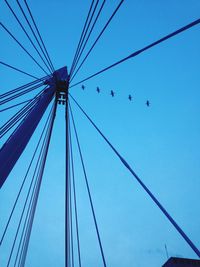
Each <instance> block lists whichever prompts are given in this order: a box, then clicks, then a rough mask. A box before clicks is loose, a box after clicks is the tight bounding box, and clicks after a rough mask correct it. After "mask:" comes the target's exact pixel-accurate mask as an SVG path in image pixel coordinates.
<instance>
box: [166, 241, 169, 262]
mask: <svg viewBox="0 0 200 267" xmlns="http://www.w3.org/2000/svg"><path fill="white" fill-rule="evenodd" d="M165 252H166V256H167V259H169V253H168V250H167V245H166V244H165Z"/></svg>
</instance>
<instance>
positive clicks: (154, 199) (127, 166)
mask: <svg viewBox="0 0 200 267" xmlns="http://www.w3.org/2000/svg"><path fill="white" fill-rule="evenodd" d="M70 97H71V98H72V100H73V101H74V103H75V104H76V105H77V107H78V108H79V109H80V110H81V111H82V113H83V114H84V115H85V117H86V118H87V119H88V120H89V122H90V123H91V124H92V125H93V127H94V128H95V129H96V130H97V132H98V133H99V134H100V135H101V136H102V138H103V139H104V140H105V141H106V143H107V144H108V145H109V146H110V148H111V149H112V151H113V152H114V153H115V154H116V155H117V157H118V158H119V159H120V161H121V162H122V164H123V165H124V166H125V167H126V168H127V169H128V170H129V172H130V173H131V174H132V175H133V176H134V177H135V179H136V180H137V181H138V183H139V184H140V185H141V186H142V188H143V189H144V190H145V191H146V193H147V194H148V195H149V196H150V198H151V199H152V200H153V202H154V203H155V204H156V205H157V206H158V207H159V209H160V210H161V211H162V212H163V214H164V215H165V216H166V218H167V219H168V220H169V221H170V222H171V223H172V225H173V226H174V227H175V229H176V230H177V231H178V232H179V233H180V234H181V236H182V237H183V238H184V239H185V241H186V242H187V244H188V245H189V246H190V247H191V249H192V250H193V251H194V252H195V253H196V255H197V256H198V257H200V251H199V250H198V248H197V247H196V246H195V245H194V243H193V242H192V241H191V240H190V239H189V237H188V236H187V235H186V234H185V232H184V231H183V230H182V229H181V228H180V226H179V225H178V224H177V223H176V222H175V220H174V219H173V218H172V217H171V215H170V214H169V213H168V212H167V210H166V209H165V208H164V207H163V206H162V205H161V203H160V202H159V201H158V199H157V198H156V197H155V196H154V195H153V194H152V192H151V191H150V190H149V189H148V188H147V186H146V185H145V184H144V183H143V182H142V180H141V179H140V178H139V176H138V175H137V174H136V173H135V172H134V171H133V169H132V168H131V166H130V165H129V164H128V163H127V161H126V160H125V159H124V158H123V157H122V156H121V154H120V153H119V152H118V151H117V150H116V149H115V147H114V146H113V145H112V144H111V143H110V141H109V140H108V139H107V138H106V137H105V135H104V134H103V133H102V132H101V131H100V129H99V128H98V127H97V126H96V124H95V123H94V122H93V120H92V119H91V118H90V117H89V116H88V115H87V113H86V112H85V111H84V110H83V108H82V107H81V106H80V105H79V104H78V102H77V101H76V100H75V99H74V98H73V97H72V96H71V95H70Z"/></svg>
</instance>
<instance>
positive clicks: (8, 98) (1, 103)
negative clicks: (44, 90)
mask: <svg viewBox="0 0 200 267" xmlns="http://www.w3.org/2000/svg"><path fill="white" fill-rule="evenodd" d="M43 85H44V83H40V84H37V85H35V86H33V87H31V88H28V89H26V90H24V91H23V92H20V93H17V94H16V95H13V96H11V97H7V98H6V99H4V100H2V101H0V105H3V104H6V103H7V102H10V101H12V100H13V99H16V98H18V97H20V96H23V95H25V94H27V93H30V92H32V91H34V90H36V89H38V88H40V87H42V86H43Z"/></svg>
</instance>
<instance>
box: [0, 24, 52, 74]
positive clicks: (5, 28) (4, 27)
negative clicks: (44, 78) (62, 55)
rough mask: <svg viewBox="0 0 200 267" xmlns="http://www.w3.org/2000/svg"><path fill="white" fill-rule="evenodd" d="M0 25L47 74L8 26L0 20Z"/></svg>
mask: <svg viewBox="0 0 200 267" xmlns="http://www.w3.org/2000/svg"><path fill="white" fill-rule="evenodd" d="M0 26H1V27H2V28H3V29H4V30H5V31H6V32H7V33H8V35H9V36H10V37H11V38H12V39H13V40H14V41H15V42H16V43H17V44H18V45H19V46H20V47H21V48H22V50H23V51H24V52H25V53H26V54H27V55H28V56H29V57H30V58H31V59H32V60H33V61H34V62H35V63H36V65H37V66H38V67H39V68H40V69H41V70H42V71H43V72H44V73H46V75H48V73H47V72H46V70H45V69H44V68H43V67H42V66H41V65H40V64H39V63H38V62H37V60H36V59H35V58H34V57H33V56H32V55H31V54H30V53H29V52H28V50H27V49H26V48H25V47H24V46H23V45H22V44H21V43H20V42H19V41H18V40H17V38H16V37H15V36H14V35H13V34H12V33H11V32H10V30H8V28H7V27H6V26H5V25H4V24H3V23H2V22H0Z"/></svg>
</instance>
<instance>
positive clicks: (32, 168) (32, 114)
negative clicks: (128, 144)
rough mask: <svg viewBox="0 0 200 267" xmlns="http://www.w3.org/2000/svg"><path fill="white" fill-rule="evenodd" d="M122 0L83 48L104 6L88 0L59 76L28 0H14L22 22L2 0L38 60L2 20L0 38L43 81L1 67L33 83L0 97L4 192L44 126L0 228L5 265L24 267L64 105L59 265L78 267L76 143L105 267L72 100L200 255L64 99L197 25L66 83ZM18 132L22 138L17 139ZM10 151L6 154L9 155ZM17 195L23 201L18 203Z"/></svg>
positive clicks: (0, 167)
mask: <svg viewBox="0 0 200 267" xmlns="http://www.w3.org/2000/svg"><path fill="white" fill-rule="evenodd" d="M124 2H125V1H124V0H121V1H119V2H118V3H117V4H116V5H115V8H114V10H113V11H112V14H111V15H110V16H109V18H108V19H107V21H106V23H105V24H104V25H103V26H102V28H101V30H100V31H99V33H98V34H97V36H96V37H95V38H94V42H92V45H91V46H90V47H89V48H88V44H89V40H91V37H92V36H93V34H94V29H95V28H96V25H97V22H98V20H99V18H100V17H101V16H102V12H104V10H105V7H106V1H105V0H102V1H100V0H96V1H95V0H92V1H91V4H90V6H89V9H88V12H87V14H86V18H85V22H84V25H83V28H82V31H81V34H80V38H79V41H78V44H77V46H76V49H75V53H74V57H73V60H72V64H71V66H70V69H69V73H68V74H66V73H67V69H66V68H65V67H64V68H63V69H64V72H65V75H63V76H62V75H61V74H62V73H61V72H62V70H63V69H59V70H58V69H55V67H54V65H53V63H52V60H51V58H50V55H49V53H48V51H47V47H46V45H45V43H44V40H43V38H42V35H41V33H40V30H39V28H38V26H37V24H36V20H35V18H34V16H33V13H32V11H31V8H30V6H29V4H28V2H27V0H22V1H19V0H16V4H17V5H16V6H17V8H18V9H17V10H18V12H20V16H21V17H20V16H18V15H17V12H16V10H15V9H14V8H13V4H11V1H10V2H9V1H8V0H4V3H5V6H6V7H7V8H8V10H9V12H10V14H11V15H12V16H13V17H14V19H15V21H16V23H17V25H18V26H19V27H20V29H21V31H22V32H23V33H24V37H25V38H26V39H27V40H28V41H29V43H30V45H31V47H32V49H33V50H34V51H35V53H36V54H37V57H35V56H33V54H32V52H31V51H29V49H27V48H26V47H25V45H24V44H23V42H22V41H20V40H18V38H17V37H16V36H15V34H14V33H13V32H12V30H11V29H9V28H8V26H7V25H5V23H3V22H0V26H1V29H2V30H3V31H4V32H5V33H7V35H8V37H9V38H10V39H11V40H13V41H14V43H15V44H16V45H17V46H19V47H20V48H21V50H22V51H23V53H25V55H26V56H27V57H28V58H29V59H30V60H31V62H32V63H34V64H35V65H36V66H37V67H38V69H39V70H40V71H41V72H42V73H44V74H43V75H45V76H44V77H37V75H34V74H32V73H28V72H27V71H25V70H23V69H21V68H18V67H16V66H13V65H11V64H10V63H7V62H2V61H0V64H1V66H2V67H5V68H8V69H10V70H13V71H16V72H18V73H21V74H23V75H26V76H28V77H29V78H30V77H31V78H33V79H34V80H33V81H32V82H29V83H27V84H25V85H22V86H20V87H17V88H15V89H12V90H10V91H8V92H5V93H3V94H1V95H0V105H1V108H0V113H1V114H6V111H15V113H14V115H12V116H10V115H9V116H10V117H9V119H8V120H6V122H4V123H3V124H2V125H1V127H0V139H1V140H2V138H5V139H6V141H5V142H4V144H3V146H2V147H1V149H0V174H1V175H0V187H2V186H4V183H6V180H7V178H8V176H9V173H10V172H11V171H12V168H13V167H14V165H15V163H17V161H18V159H19V158H20V156H21V154H22V153H23V150H24V149H25V147H26V145H28V144H29V140H30V138H31V136H32V135H33V134H34V131H35V129H37V128H38V126H39V124H40V125H42V123H43V127H42V130H41V132H40V134H39V136H38V137H37V142H36V145H34V151H33V153H32V155H31V158H30V159H29V160H30V161H29V164H27V169H26V171H25V175H24V176H23V178H22V180H21V182H20V186H19V188H18V190H17V193H16V196H15V199H14V202H13V205H12V207H11V210H10V212H9V215H8V218H7V219H6V223H5V225H4V227H3V228H2V229H3V231H2V233H0V251H3V250H4V249H5V246H6V247H7V246H10V247H9V253H8V255H6V257H5V258H6V260H5V262H4V263H3V264H5V266H6V267H9V266H14V267H24V266H25V263H26V258H27V253H28V248H29V243H30V238H31V232H32V228H33V223H34V217H35V212H36V208H37V205H38V200H39V196H40V190H41V185H42V180H43V175H44V171H45V165H46V161H47V156H48V153H49V146H50V142H51V136H52V132H53V127H54V122H55V118H56V111H57V108H58V104H64V105H65V108H66V109H65V112H66V113H65V115H66V140H65V141H66V162H65V167H66V180H65V222H64V225H65V244H64V247H65V266H66V267H74V266H79V267H81V266H82V265H83V264H82V255H83V250H82V247H83V240H82V236H81V233H80V227H79V224H80V221H79V206H78V204H79V203H78V202H77V187H76V183H77V180H76V176H77V174H76V164H75V157H74V150H75V148H74V142H75V143H76V147H77V150H78V155H79V158H80V162H81V168H82V172H83V177H84V183H85V187H86V193H87V197H88V202H89V207H90V211H91V214H92V219H93V223H94V228H95V233H96V241H97V244H98V248H99V255H100V258H101V263H102V265H103V266H104V267H106V266H107V260H106V253H105V251H104V246H103V244H104V242H103V238H102V236H101V229H100V227H99V224H98V219H97V215H96V214H97V212H96V209H95V205H94V201H93V195H92V192H91V188H90V185H89V179H88V172H87V170H86V164H85V160H84V155H83V150H82V147H81V141H80V137H79V133H78V130H77V123H76V121H75V116H74V110H73V106H72V105H71V102H73V104H74V105H76V107H77V108H78V110H79V111H81V113H82V114H83V115H84V116H85V118H86V119H87V120H88V121H89V122H90V124H91V125H92V127H93V128H94V129H95V130H96V132H97V133H98V134H99V135H100V136H101V138H103V140H104V141H105V142H106V143H107V145H108V146H109V147H110V148H111V150H112V151H113V153H114V154H115V155H116V157H117V158H118V159H119V162H121V164H122V165H123V166H124V167H125V168H126V169H127V170H128V171H129V173H130V175H131V176H132V177H133V178H134V179H136V181H137V182H138V184H139V185H140V186H141V187H142V188H143V190H144V191H145V192H146V193H147V194H148V196H149V197H150V199H151V200H152V201H153V203H154V204H155V205H156V206H157V207H158V208H159V209H160V210H161V212H162V213H163V214H164V215H165V217H166V218H167V219H168V220H169V221H170V223H171V224H172V225H173V226H174V227H175V229H176V230H177V231H178V232H179V234H180V235H181V236H182V237H183V239H184V240H185V241H186V242H187V244H188V245H189V246H190V247H191V249H192V250H193V251H194V252H195V253H196V255H197V256H198V257H200V251H199V250H198V248H197V247H196V246H195V245H194V243H193V242H192V240H191V239H190V238H189V237H188V236H187V235H186V234H185V232H184V231H183V230H182V229H181V228H180V226H179V225H178V224H177V223H176V221H175V220H174V219H173V218H172V216H171V215H170V214H169V213H168V211H167V210H166V209H165V208H164V207H163V205H162V204H161V203H160V201H159V200H158V199H157V198H156V196H155V194H153V193H152V192H151V190H150V189H149V188H148V187H147V186H146V185H145V184H144V183H143V181H142V180H141V178H140V177H139V176H138V175H137V174H136V173H135V172H134V170H133V168H132V167H131V166H130V165H129V163H128V162H127V160H126V159H125V158H124V157H122V155H121V153H120V152H119V151H117V149H116V148H115V146H114V145H113V144H112V143H111V142H110V141H109V139H108V138H107V137H106V136H105V135H104V133H103V131H101V130H100V128H99V127H98V126H97V125H96V124H95V123H94V121H93V120H92V119H91V118H90V117H89V115H88V114H87V113H86V111H85V110H83V108H82V107H81V105H80V104H79V103H78V102H77V101H76V99H75V98H74V97H73V95H72V93H71V92H72V90H71V88H73V87H75V86H77V85H81V88H82V90H85V88H86V86H85V85H84V84H83V83H84V82H86V81H87V80H89V79H92V78H94V77H96V76H97V75H100V74H102V73H104V72H107V71H108V70H110V69H112V68H114V67H116V66H118V65H120V64H121V63H124V62H125V61H127V60H129V59H133V58H134V57H136V56H139V55H140V54H141V53H144V52H147V51H148V50H149V49H151V48H152V47H155V46H157V45H159V44H161V43H162V42H165V41H167V40H169V39H170V38H172V37H174V36H176V35H178V34H180V33H183V32H184V31H186V30H188V29H190V28H192V27H194V26H196V25H198V24H200V19H197V20H195V21H193V22H191V23H189V24H187V25H185V26H184V27H182V28H180V29H178V30H176V31H174V32H172V33H170V34H168V35H166V36H164V37H163V38H161V39H159V40H157V41H155V42H153V43H151V44H148V45H146V46H145V47H143V48H141V49H139V50H137V51H133V52H132V53H131V54H129V55H128V56H126V57H124V58H122V59H119V60H118V61H116V62H114V63H113V64H110V65H109V66H107V67H105V68H103V69H101V70H99V71H97V72H95V73H94V74H92V75H89V76H88V77H86V78H84V79H83V80H81V81H78V82H75V83H73V80H74V79H75V78H76V77H77V75H78V73H79V72H80V71H81V69H82V67H83V66H84V64H85V63H86V61H87V60H88V58H89V56H90V55H91V53H92V51H93V50H94V48H95V47H96V45H97V43H98V42H99V41H100V39H101V38H102V36H103V34H104V33H105V31H106V30H107V29H108V27H109V26H110V24H111V22H112V21H113V19H114V18H115V16H116V14H117V13H118V12H119V10H120V8H121V7H122V4H123V3H124ZM22 18H23V20H24V21H25V22H26V23H25V25H24V24H23V23H22V20H21V19H22ZM27 29H28V30H27ZM39 76H41V75H39ZM69 90H70V93H69ZM96 92H97V93H98V94H100V93H101V88H100V87H99V86H97V87H96ZM115 93H116V92H115V91H114V90H110V95H111V97H115ZM127 99H128V100H129V101H132V100H133V96H132V95H131V94H129V95H128V96H127ZM21 106H22V107H21ZM146 106H147V107H149V106H150V101H149V100H147V101H146ZM16 108H17V111H16ZM19 108H20V109H19ZM18 109H19V110H18ZM27 122H28V123H27ZM19 132H20V133H21V134H18V133H19ZM3 140H4V139H3ZM13 140H19V141H20V142H16V141H15V142H14V141H13ZM12 142H13V143H15V145H13V143H12ZM11 145H12V146H13V149H12V147H11V148H9V146H11ZM5 151H6V153H5ZM10 151H11V152H12V153H10ZM8 152H9V153H8ZM24 165H26V164H24ZM13 172H14V170H13ZM22 195H23V196H25V197H24V198H22ZM20 204H21V205H20ZM20 207H21V208H20ZM17 209H18V210H19V213H20V216H19V218H18V221H17V223H15V229H14V234H13V237H12V238H11V239H10V240H9V242H8V243H9V245H8V243H6V245H5V240H6V238H7V239H8V231H9V230H10V228H11V222H12V220H13V218H14V214H15V213H16V211H17ZM75 245H76V246H75ZM2 254H3V253H2ZM0 262H1V253H0ZM2 267H4V266H3V265H2Z"/></svg>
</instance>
